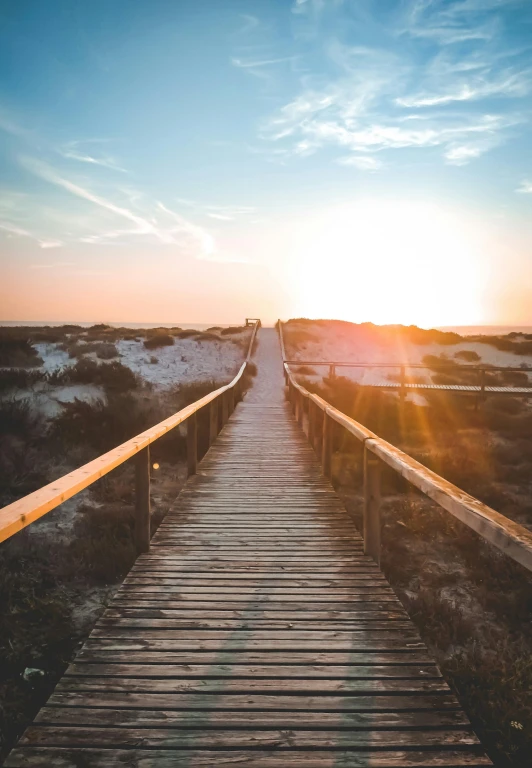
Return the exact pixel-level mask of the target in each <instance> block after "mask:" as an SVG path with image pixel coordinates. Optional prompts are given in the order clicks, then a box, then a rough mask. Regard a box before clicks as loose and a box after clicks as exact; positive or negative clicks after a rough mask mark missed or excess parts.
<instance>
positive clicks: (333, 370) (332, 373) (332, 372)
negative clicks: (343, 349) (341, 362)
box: [329, 365, 336, 379]
mask: <svg viewBox="0 0 532 768" xmlns="http://www.w3.org/2000/svg"><path fill="white" fill-rule="evenodd" d="M335 376H336V368H335V366H334V365H330V366H329V378H330V379H334V377H335Z"/></svg>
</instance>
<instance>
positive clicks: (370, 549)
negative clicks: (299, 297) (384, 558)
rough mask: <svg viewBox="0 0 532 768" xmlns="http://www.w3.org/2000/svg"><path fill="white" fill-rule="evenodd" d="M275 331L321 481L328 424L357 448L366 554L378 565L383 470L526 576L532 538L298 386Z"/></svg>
mask: <svg viewBox="0 0 532 768" xmlns="http://www.w3.org/2000/svg"><path fill="white" fill-rule="evenodd" d="M278 327H279V337H280V342H281V351H282V354H283V367H284V374H285V381H286V384H287V386H288V399H289V401H290V403H291V404H292V407H293V409H294V413H295V417H296V419H297V421H298V422H299V424H300V425H303V413H304V411H306V412H307V415H308V439H309V442H310V444H311V445H312V447H313V448H314V450H315V451H316V453H317V455H318V458H319V459H320V460H321V462H322V466H323V472H324V474H325V476H326V477H328V478H331V464H332V451H333V439H332V436H333V426H334V424H338V425H340V427H342V428H343V429H345V430H346V431H347V432H349V433H350V434H351V435H353V436H354V437H355V438H356V439H357V440H359V441H360V443H361V444H362V446H363V451H364V457H363V461H364V512H363V528H364V530H363V536H364V552H365V553H366V554H368V555H370V556H371V557H373V558H374V559H375V560H376V561H377V562H378V563H379V562H380V550H381V543H380V542H381V521H380V507H381V493H380V470H381V466H382V464H386V465H387V466H389V467H391V468H392V469H393V470H394V471H395V472H397V473H398V474H399V475H401V476H402V477H404V478H405V479H406V480H407V481H408V482H409V483H411V484H412V485H413V486H414V487H415V488H417V489H418V490H420V491H422V492H423V493H424V494H426V495H427V496H429V497H430V498H431V499H433V500H434V501H435V502H436V503H437V504H439V505H440V507H443V509H445V510H447V512H450V513H451V514H452V515H454V517H456V518H458V520H460V521H461V522H462V523H464V524H465V525H467V526H468V527H469V528H472V529H473V530H474V531H475V532H476V533H477V534H479V536H481V537H482V538H483V539H484V540H485V541H487V542H489V543H490V544H492V545H493V546H495V547H497V548H498V549H500V550H501V551H502V552H504V553H505V554H506V555H508V556H509V557H511V558H512V559H513V560H515V561H516V562H518V563H520V564H521V565H523V566H525V568H528V570H532V533H531V532H530V531H528V530H527V529H526V528H524V527H523V526H521V525H518V524H517V523H514V522H513V521H512V520H509V519H508V518H507V517H504V515H501V514H499V512H496V511H495V510H494V509H491V508H490V507H488V506H487V505H486V504H483V503H482V502H481V501H479V500H478V499H476V498H474V496H470V495H469V494H468V493H466V492H465V491H462V490H461V489H460V488H458V487H457V486H455V485H453V484H452V483H449V482H448V481H447V480H445V479H444V478H443V477H440V476H439V475H437V474H436V473H435V472H432V471H431V470H430V469H428V468H427V467H425V466H423V464H420V463H419V462H418V461H416V460H415V459H413V458H412V457H411V456H409V455H408V454H406V453H404V452H403V451H401V450H400V449H399V448H396V447H395V446H394V445H391V444H390V443H388V442H387V441H386V440H383V439H382V438H381V437H379V436H378V435H376V434H375V433H374V432H371V431H370V430H369V429H366V427H364V426H363V425H362V424H359V423H358V422H357V421H355V420H354V419H351V418H349V416H346V415H345V414H343V413H342V412H341V411H339V410H337V409H336V408H334V407H333V406H332V405H330V403H328V402H326V401H325V400H323V398H321V397H319V396H318V395H315V394H312V393H311V392H309V391H308V390H307V389H305V387H303V386H301V384H299V383H298V382H297V381H296V380H295V377H294V374H293V373H292V371H291V370H290V367H289V365H288V364H287V362H285V351H284V340H283V329H282V324H281V323H280V322H279V325H278Z"/></svg>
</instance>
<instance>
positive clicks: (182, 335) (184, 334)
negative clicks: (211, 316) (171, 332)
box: [175, 328, 201, 339]
mask: <svg viewBox="0 0 532 768" xmlns="http://www.w3.org/2000/svg"><path fill="white" fill-rule="evenodd" d="M200 333H201V331H195V330H194V329H193V328H185V330H184V331H178V332H177V333H176V334H175V335H176V336H177V338H178V339H191V338H192V337H193V336H198V334H200Z"/></svg>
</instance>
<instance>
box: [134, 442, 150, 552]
mask: <svg viewBox="0 0 532 768" xmlns="http://www.w3.org/2000/svg"><path fill="white" fill-rule="evenodd" d="M135 548H136V550H137V553H138V554H139V555H140V554H142V553H143V552H149V551H150V446H149V445H148V446H147V447H146V448H143V449H142V450H141V451H139V452H138V454H137V455H136V456H135Z"/></svg>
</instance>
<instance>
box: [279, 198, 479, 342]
mask: <svg viewBox="0 0 532 768" xmlns="http://www.w3.org/2000/svg"><path fill="white" fill-rule="evenodd" d="M304 229H305V233H304V235H302V237H301V238H300V240H299V241H298V244H297V247H296V253H295V258H294V262H293V265H292V266H293V273H292V280H293V283H294V293H295V295H297V301H298V303H297V311H296V312H295V314H296V316H297V315H299V316H303V317H323V318H339V319H343V320H351V321H353V322H365V321H372V322H374V323H404V324H407V325H408V324H416V325H420V326H424V327H429V326H434V325H446V324H461V323H463V324H474V323H477V322H479V321H481V319H482V307H481V296H482V292H483V287H484V277H485V276H484V271H485V270H484V268H483V266H482V261H481V259H480V257H479V256H480V255H479V252H478V251H479V248H478V246H477V247H475V243H474V239H473V238H472V237H471V236H470V233H469V232H468V231H467V228H466V227H465V226H464V224H463V223H462V222H461V221H460V220H459V219H458V218H457V217H456V216H454V215H452V214H450V213H448V212H445V211H443V210H442V209H440V208H438V207H437V206H435V205H432V204H429V203H423V202H382V201H378V202H377V201H364V202H360V203H355V204H351V205H344V206H340V207H336V208H334V209H331V210H329V211H327V212H326V213H325V214H324V215H322V216H319V217H315V218H313V220H312V221H310V222H308V221H307V222H306V223H305V227H304Z"/></svg>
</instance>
